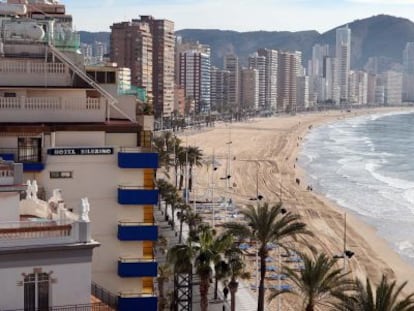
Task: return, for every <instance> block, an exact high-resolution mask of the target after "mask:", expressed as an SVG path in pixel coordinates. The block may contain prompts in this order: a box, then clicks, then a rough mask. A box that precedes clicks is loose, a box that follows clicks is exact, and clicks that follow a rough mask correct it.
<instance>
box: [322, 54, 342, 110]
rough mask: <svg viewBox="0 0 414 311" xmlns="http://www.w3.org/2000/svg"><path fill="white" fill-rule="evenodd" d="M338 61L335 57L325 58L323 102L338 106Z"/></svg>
mask: <svg viewBox="0 0 414 311" xmlns="http://www.w3.org/2000/svg"><path fill="white" fill-rule="evenodd" d="M337 63H338V59H337V58H335V57H326V58H325V66H324V71H325V73H324V74H325V96H324V100H325V101H328V102H331V103H332V104H336V105H339V101H340V88H339V84H338V80H337V79H338V74H337V70H338V64H337Z"/></svg>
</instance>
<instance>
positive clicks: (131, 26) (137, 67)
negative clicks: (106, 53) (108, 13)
mask: <svg viewBox="0 0 414 311" xmlns="http://www.w3.org/2000/svg"><path fill="white" fill-rule="evenodd" d="M111 30H112V31H111V51H110V54H111V60H112V61H114V62H116V63H117V64H118V66H120V67H127V68H130V69H131V84H132V85H134V86H137V87H139V88H144V89H145V90H146V92H147V98H148V103H149V104H152V103H153V89H152V80H153V62H152V57H153V50H152V41H153V40H152V35H151V31H150V27H149V25H148V24H147V23H144V22H141V21H140V20H135V19H134V20H132V21H131V22H122V23H116V24H113V25H112V26H111Z"/></svg>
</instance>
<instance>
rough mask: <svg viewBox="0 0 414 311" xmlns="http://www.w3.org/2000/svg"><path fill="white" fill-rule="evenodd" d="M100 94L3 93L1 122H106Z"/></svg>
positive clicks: (0, 102)
mask: <svg viewBox="0 0 414 311" xmlns="http://www.w3.org/2000/svg"><path fill="white" fill-rule="evenodd" d="M105 111H106V104H105V102H104V101H103V100H101V99H100V98H77V97H72V98H71V97H0V122H8V123H24V122H29V123H34V122H104V121H105Z"/></svg>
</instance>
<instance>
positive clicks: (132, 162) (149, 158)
mask: <svg viewBox="0 0 414 311" xmlns="http://www.w3.org/2000/svg"><path fill="white" fill-rule="evenodd" d="M118 166H119V167H120V168H142V169H145V168H153V169H156V168H158V153H155V152H143V151H142V150H141V149H138V148H121V150H120V151H119V153H118Z"/></svg>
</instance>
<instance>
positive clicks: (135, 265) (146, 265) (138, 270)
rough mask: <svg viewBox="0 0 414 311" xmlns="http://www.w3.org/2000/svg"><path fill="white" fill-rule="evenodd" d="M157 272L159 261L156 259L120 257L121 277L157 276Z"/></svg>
mask: <svg viewBox="0 0 414 311" xmlns="http://www.w3.org/2000/svg"><path fill="white" fill-rule="evenodd" d="M157 274H158V263H157V262H156V261H155V260H154V259H144V258H143V259H140V258H120V259H119V260H118V275H119V276H120V277H123V278H131V277H156V276H157Z"/></svg>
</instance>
